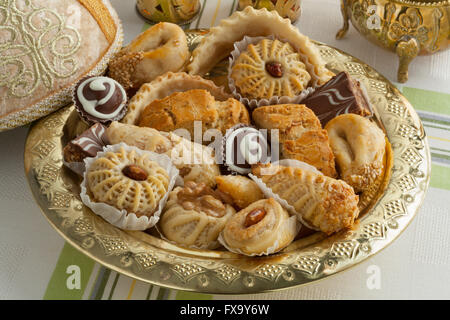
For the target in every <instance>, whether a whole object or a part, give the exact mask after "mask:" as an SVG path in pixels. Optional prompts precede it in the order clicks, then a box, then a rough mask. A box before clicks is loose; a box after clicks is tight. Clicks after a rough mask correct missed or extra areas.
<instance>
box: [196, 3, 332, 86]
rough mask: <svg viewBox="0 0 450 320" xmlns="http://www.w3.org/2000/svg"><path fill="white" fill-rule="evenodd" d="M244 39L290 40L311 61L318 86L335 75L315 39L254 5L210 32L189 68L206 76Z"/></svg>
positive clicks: (308, 67)
mask: <svg viewBox="0 0 450 320" xmlns="http://www.w3.org/2000/svg"><path fill="white" fill-rule="evenodd" d="M244 36H249V37H258V36H274V37H275V38H277V39H279V40H283V41H286V42H288V43H290V45H291V46H292V47H293V48H294V49H295V50H296V51H297V52H299V53H302V54H303V55H305V56H306V57H307V58H308V63H305V65H306V69H307V71H308V72H309V73H310V74H312V73H314V74H315V75H316V76H317V83H314V86H316V85H322V84H324V83H325V82H327V81H328V80H329V79H330V78H331V77H332V76H333V73H332V72H330V71H329V70H328V69H327V68H326V67H325V63H324V61H323V60H322V58H321V56H320V52H319V50H318V49H317V48H316V47H315V46H314V44H313V43H312V42H311V40H310V39H309V38H308V37H306V36H305V35H303V34H302V33H300V32H299V31H298V29H297V28H296V27H295V26H293V25H292V24H291V22H290V21H289V20H288V19H283V18H282V17H281V16H280V15H279V14H278V13H277V12H276V11H275V10H274V11H268V10H267V9H261V10H256V9H254V8H252V7H251V6H248V7H246V8H245V9H244V10H242V11H236V12H234V13H233V14H232V15H231V16H230V17H228V18H226V19H223V20H222V21H221V22H220V23H219V25H218V26H216V27H213V28H211V29H210V30H209V32H208V34H207V35H206V36H205V37H204V38H203V39H202V41H201V42H200V44H199V45H198V46H197V48H196V49H195V50H194V51H193V52H192V60H191V63H190V64H189V65H188V66H187V69H188V71H189V73H190V74H198V75H204V74H206V73H208V72H209V71H210V70H211V69H212V68H213V67H214V66H215V65H216V64H217V63H218V62H219V61H221V60H222V59H223V58H226V57H227V56H228V55H229V54H230V52H231V51H232V50H233V45H234V43H235V42H237V41H240V40H241V39H242V38H244Z"/></svg>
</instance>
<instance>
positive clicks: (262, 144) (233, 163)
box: [222, 124, 270, 174]
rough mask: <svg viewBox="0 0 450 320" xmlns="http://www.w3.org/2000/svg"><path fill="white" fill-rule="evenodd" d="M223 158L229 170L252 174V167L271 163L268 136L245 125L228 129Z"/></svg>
mask: <svg viewBox="0 0 450 320" xmlns="http://www.w3.org/2000/svg"><path fill="white" fill-rule="evenodd" d="M222 157H223V159H222V160H223V164H224V165H225V166H226V167H227V168H228V170H230V171H232V172H236V173H239V174H248V173H250V172H251V166H252V165H254V164H257V163H267V162H269V161H270V149H269V144H268V143H267V134H264V133H263V132H262V131H260V130H258V129H256V128H254V127H250V126H247V125H244V124H240V125H237V126H234V127H233V128H231V129H228V130H227V134H226V135H225V137H224V140H223V145H222Z"/></svg>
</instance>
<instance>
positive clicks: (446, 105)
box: [402, 87, 450, 115]
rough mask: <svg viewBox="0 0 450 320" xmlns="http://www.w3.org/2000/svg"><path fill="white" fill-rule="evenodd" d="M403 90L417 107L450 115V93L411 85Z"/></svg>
mask: <svg viewBox="0 0 450 320" xmlns="http://www.w3.org/2000/svg"><path fill="white" fill-rule="evenodd" d="M402 92H403V94H404V95H405V97H406V98H407V99H408V101H409V102H411V104H412V105H413V106H414V108H415V109H419V110H424V111H428V112H435V113H441V114H446V115H450V94H447V93H441V92H436V91H430V90H423V89H416V88H410V87H403V90H402Z"/></svg>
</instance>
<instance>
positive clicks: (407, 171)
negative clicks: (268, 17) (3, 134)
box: [24, 30, 431, 294]
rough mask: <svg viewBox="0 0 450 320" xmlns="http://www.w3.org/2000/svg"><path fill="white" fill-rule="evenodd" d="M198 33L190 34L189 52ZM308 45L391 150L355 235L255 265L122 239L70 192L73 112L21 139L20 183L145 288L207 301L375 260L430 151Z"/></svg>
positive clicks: (389, 99) (382, 85)
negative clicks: (369, 107) (354, 96)
mask: <svg viewBox="0 0 450 320" xmlns="http://www.w3.org/2000/svg"><path fill="white" fill-rule="evenodd" d="M205 32H206V31H205V30H189V31H187V35H188V38H189V41H190V43H193V42H195V41H199V40H200V39H201V38H202V36H203V35H204V34H205ZM197 43H198V42H197ZM314 43H315V44H316V45H317V46H318V48H319V50H320V52H321V54H322V57H323V58H324V60H325V61H326V62H327V67H328V68H329V69H331V70H336V71H338V70H339V71H340V70H346V71H347V72H349V73H350V74H351V75H352V76H355V77H357V78H358V79H359V80H360V81H363V83H364V84H365V86H366V88H367V89H368V90H367V91H368V93H369V97H370V99H371V102H372V103H373V104H374V105H376V111H377V114H378V117H379V119H380V120H381V122H382V124H383V126H384V127H385V129H386V133H387V136H388V138H389V141H390V143H391V145H392V151H393V162H394V164H393V168H392V174H391V176H390V178H389V182H388V184H387V186H386V189H385V192H384V193H383V194H382V195H381V196H380V198H379V199H378V200H377V202H376V204H375V205H374V206H373V207H372V208H370V210H369V211H368V212H367V213H366V214H365V215H364V216H363V217H362V218H361V219H360V222H359V223H358V224H357V225H356V227H355V228H354V229H353V230H349V231H346V232H341V233H338V234H336V235H333V236H331V237H328V238H325V239H322V240H320V241H319V242H316V243H313V244H312V245H309V246H306V247H303V248H300V249H294V250H291V251H288V252H281V253H278V254H275V255H272V256H268V257H261V258H242V257H241V258H236V257H237V255H235V254H230V253H221V252H216V251H203V250H184V249H180V248H179V247H176V246H174V245H171V244H168V243H166V242H164V241H162V240H160V239H157V238H155V237H152V236H150V235H147V234H144V233H142V232H130V231H123V230H119V229H117V228H115V227H114V226H112V225H110V224H108V223H107V222H106V221H104V220H103V219H101V218H100V217H98V216H96V215H95V214H93V213H92V212H90V211H89V210H88V209H87V208H86V207H85V206H84V205H82V203H81V200H80V199H79V197H78V198H77V197H76V195H75V194H73V192H71V190H70V189H71V188H72V187H73V186H70V180H71V179H72V178H71V177H70V175H71V173H70V172H69V171H68V170H67V169H65V168H62V166H63V165H62V157H61V150H62V146H61V137H62V135H63V133H62V131H63V130H62V128H63V127H64V125H65V123H66V120H67V118H68V117H69V115H70V113H71V111H72V110H73V107H66V108H63V109H60V110H59V111H56V112H54V113H53V114H51V115H49V116H47V117H46V118H44V119H41V120H39V121H37V122H35V123H33V125H32V126H31V127H30V130H29V132H28V136H27V139H26V145H25V151H24V164H25V174H26V178H27V181H28V184H29V186H30V189H31V191H32V194H33V196H34V198H35V200H36V202H37V204H38V206H39V207H40V209H41V211H42V213H43V215H44V216H45V217H46V219H47V220H48V221H49V223H50V225H51V226H52V227H53V228H54V229H55V230H56V231H57V232H58V233H59V234H60V235H61V236H62V237H63V238H64V239H65V240H66V241H67V242H68V243H70V244H71V245H72V246H74V247H75V248H77V249H78V250H79V251H81V252H82V253H84V254H85V255H87V256H88V257H90V258H91V259H93V260H94V261H96V262H98V263H100V264H102V265H104V266H105V267H107V268H110V269H112V270H114V271H116V272H118V273H122V274H124V275H126V276H129V277H132V278H134V279H137V280H141V281H144V282H147V283H151V284H156V285H159V286H163V287H167V288H171V289H177V290H186V291H196V292H202V293H210V294H250V293H261V292H268V291H276V290H281V289H287V288H293V287H298V286H301V285H305V284H308V283H311V282H316V281H318V280H321V279H324V278H327V277H328V276H330V275H334V274H337V273H339V272H342V271H344V270H347V269H349V268H351V267H353V266H355V265H357V264H359V263H361V262H363V261H365V260H366V259H368V258H369V257H372V256H373V255H374V254H376V253H378V252H380V251H381V250H382V249H384V248H385V247H387V246H388V245H389V244H391V243H392V242H393V241H394V240H395V239H396V238H397V237H398V236H400V234H401V233H402V232H403V231H404V230H405V229H406V228H407V227H408V225H409V224H410V223H411V221H412V220H413V218H414V217H415V215H416V214H417V212H418V210H419V208H420V206H421V204H422V202H423V200H424V198H425V194H426V190H427V188H428V186H429V181H430V175H431V174H430V173H431V157H430V150H429V146H428V141H427V139H426V135H425V132H424V129H423V126H422V123H421V121H420V119H419V117H418V115H417V113H416V112H415V110H414V109H413V107H412V106H411V104H410V103H409V102H408V101H407V100H406V98H404V97H403V95H402V94H401V93H400V92H399V91H398V89H396V88H395V87H394V86H393V85H392V84H391V83H390V82H389V81H388V80H387V79H386V78H384V77H383V76H382V75H380V74H379V73H378V72H376V71H375V70H374V69H373V68H371V67H370V66H368V65H367V64H365V63H364V62H362V61H360V60H358V59H357V58H355V57H353V56H351V55H349V54H346V53H345V52H343V51H341V50H339V49H336V48H334V47H331V46H327V45H325V44H322V43H320V42H314ZM380 111H382V112H380Z"/></svg>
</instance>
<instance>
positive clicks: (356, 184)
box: [325, 114, 386, 192]
mask: <svg viewBox="0 0 450 320" xmlns="http://www.w3.org/2000/svg"><path fill="white" fill-rule="evenodd" d="M325 129H326V130H327V131H328V135H329V137H330V144H331V148H332V149H333V152H334V156H335V158H336V164H337V167H338V171H339V173H340V177H341V178H342V179H343V180H345V181H346V182H347V183H348V184H349V185H351V186H352V187H353V188H354V189H355V192H364V191H365V190H367V189H368V188H370V187H371V185H372V184H373V183H374V182H375V181H376V180H377V179H378V178H379V177H381V178H383V176H384V175H383V172H384V170H385V161H384V155H385V151H386V137H385V134H384V133H383V131H382V130H381V129H380V128H379V127H378V126H377V125H376V124H375V123H374V122H372V121H370V120H369V119H367V118H364V117H362V116H359V115H356V114H343V115H340V116H337V117H336V118H334V119H333V120H331V121H330V122H328V123H327V125H326V126H325Z"/></svg>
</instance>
